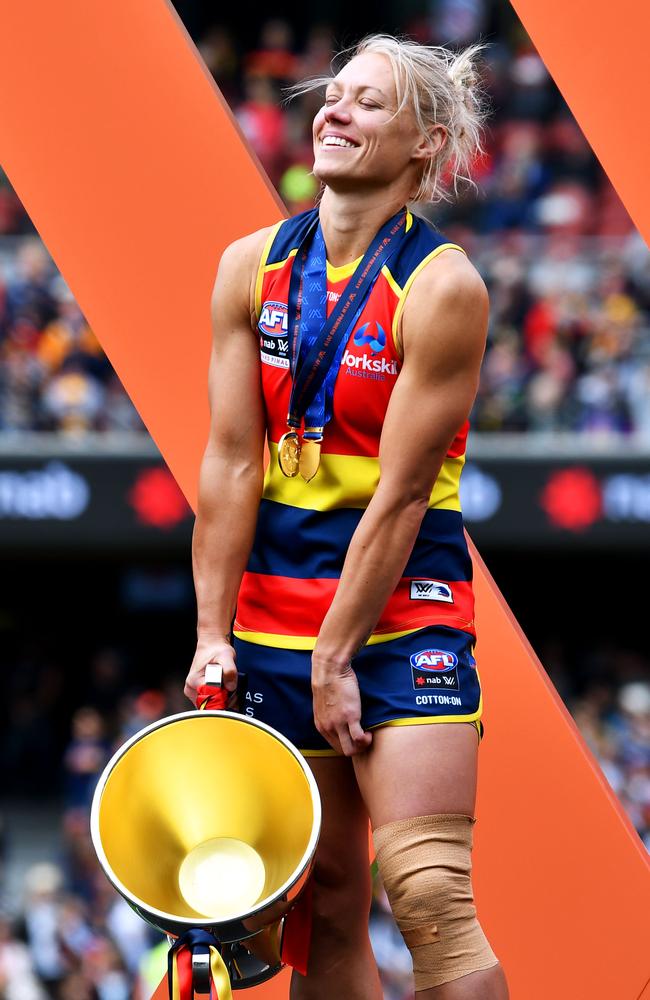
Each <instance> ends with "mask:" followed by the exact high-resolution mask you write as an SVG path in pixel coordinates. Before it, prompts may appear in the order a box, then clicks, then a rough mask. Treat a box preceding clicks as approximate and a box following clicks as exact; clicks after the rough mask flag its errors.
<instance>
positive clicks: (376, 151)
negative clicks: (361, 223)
mask: <svg viewBox="0 0 650 1000" xmlns="http://www.w3.org/2000/svg"><path fill="white" fill-rule="evenodd" d="M397 106H398V101H397V93H396V89H395V80H394V77H393V71H392V67H391V63H390V60H389V58H388V56H386V55H383V54H382V53H378V52H363V53H361V54H360V55H358V56H355V57H354V58H353V59H351V60H350V62H349V63H347V64H346V65H345V66H344V67H343V69H342V70H341V72H340V73H338V74H337V75H336V76H335V77H334V79H333V80H332V81H331V83H330V84H329V86H328V87H327V91H326V95H325V104H324V105H323V107H322V108H321V110H320V111H319V112H318V114H317V115H316V117H315V119H314V125H313V139H314V175H315V176H316V177H317V178H318V179H319V180H320V181H322V182H323V183H324V184H326V185H327V186H328V187H331V188H332V189H334V190H340V191H343V190H355V189H356V190H359V189H368V188H369V187H372V188H382V187H387V186H390V187H391V188H395V187H396V186H399V187H401V186H402V185H403V186H404V200H406V199H407V198H408V197H410V196H411V195H412V194H413V193H414V191H415V189H416V188H417V185H418V178H419V175H420V171H421V169H422V165H423V162H424V160H425V158H427V157H429V156H431V155H432V152H433V151H435V145H436V143H435V142H434V143H433V146H432V143H431V141H430V140H427V139H426V138H425V137H423V136H422V134H421V132H420V131H419V129H418V127H417V125H416V122H415V117H414V115H413V112H412V110H411V109H410V108H409V107H408V106H407V107H405V108H403V109H402V110H401V111H400V112H399V114H395V112H396V110H397Z"/></svg>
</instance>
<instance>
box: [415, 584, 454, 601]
mask: <svg viewBox="0 0 650 1000" xmlns="http://www.w3.org/2000/svg"><path fill="white" fill-rule="evenodd" d="M410 596H411V600H412V601H443V602H444V603H445V604H453V603H454V595H453V593H452V589H451V587H450V586H449V584H448V583H443V582H442V580H411V595H410Z"/></svg>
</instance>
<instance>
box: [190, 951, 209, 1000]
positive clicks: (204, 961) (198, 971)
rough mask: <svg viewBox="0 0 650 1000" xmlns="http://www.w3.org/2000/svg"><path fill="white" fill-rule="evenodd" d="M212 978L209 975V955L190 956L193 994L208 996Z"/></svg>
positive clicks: (201, 953)
mask: <svg viewBox="0 0 650 1000" xmlns="http://www.w3.org/2000/svg"><path fill="white" fill-rule="evenodd" d="M211 983H212V977H211V975H210V953H209V952H200V953H199V954H198V955H197V954H196V953H194V954H193V955H192V990H193V992H194V993H200V994H201V995H207V996H210V991H211Z"/></svg>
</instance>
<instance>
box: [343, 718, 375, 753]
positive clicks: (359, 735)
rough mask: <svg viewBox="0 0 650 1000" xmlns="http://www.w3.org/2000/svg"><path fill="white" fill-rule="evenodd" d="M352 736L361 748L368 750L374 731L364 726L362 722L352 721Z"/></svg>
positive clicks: (356, 744) (350, 729)
mask: <svg viewBox="0 0 650 1000" xmlns="http://www.w3.org/2000/svg"><path fill="white" fill-rule="evenodd" d="M348 729H349V731H350V738H351V740H352V741H353V743H354V745H355V746H356V747H357V748H358V749H361V750H367V749H368V747H369V746H370V744H371V743H372V733H369V732H367V731H366V730H365V729H363V728H362V726H361V723H360V722H350V723H349V725H348Z"/></svg>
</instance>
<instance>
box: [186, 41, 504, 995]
mask: <svg viewBox="0 0 650 1000" xmlns="http://www.w3.org/2000/svg"><path fill="white" fill-rule="evenodd" d="M478 48H480V47H478V46H473V47H471V48H470V49H467V50H465V51H464V52H460V53H458V54H453V53H452V52H450V51H449V50H446V49H441V48H437V47H435V48H434V47H427V46H422V45H418V44H416V43H414V42H410V41H404V40H398V39H395V38H392V37H390V36H385V35H375V36H371V37H369V38H367V39H365V40H364V41H363V42H361V43H360V44H359V45H358V46H357V47H356V48H355V50H354V51H353V52H352V54H351V57H349V58H348V60H347V62H345V65H344V66H343V68H342V69H340V71H339V72H337V73H336V75H334V76H333V77H332V78H331V79H328V80H326V81H317V82H316V83H314V82H310V83H308V84H306V85H305V87H304V89H305V90H307V89H311V87H312V86H316V85H317V84H319V85H324V86H325V87H326V90H325V103H324V105H323V107H322V108H321V109H320V111H319V112H318V114H317V115H316V117H315V120H314V123H313V142H314V174H315V176H316V177H317V178H318V179H319V181H320V182H321V184H322V186H323V193H322V198H321V201H320V204H319V207H318V208H317V209H315V210H314V211H312V212H306V213H302V214H301V215H298V216H295V217H294V218H291V219H289V220H286V221H284V222H281V223H278V225H276V226H274V227H272V228H271V229H265V230H263V231H260V232H257V233H254V234H252V235H250V236H247V237H245V238H244V239H241V240H238V241H237V242H236V243H234V244H232V245H231V246H230V247H229V248H228V249H227V250H226V252H225V253H224V255H223V257H222V260H221V263H220V266H219V272H218V275H217V279H216V283H215V288H214V293H213V300H212V307H213V309H212V315H213V326H214V346H213V352H212V360H211V366H210V376H209V389H210V401H211V413H212V422H211V431H210V437H209V441H208V445H207V449H206V452H205V456H204V459H203V463H202V466H201V474H200V485H199V508H198V516H197V520H196V527H195V533H194V540H193V561H194V575H195V585H196V593H197V604H198V643H197V648H196V653H195V656H194V660H193V663H192V666H191V668H190V671H189V674H188V677H187V682H186V687H185V693H186V694H187V696H188V697H189V698H190V699H191V700H192V701H194V700H195V697H196V691H197V688H198V686H199V685H200V684H201V682H202V679H203V675H204V671H205V667H206V664H207V663H208V662H215V663H219V664H220V665H221V666H222V668H223V671H224V677H225V683H226V687H227V688H228V689H229V690H230V691H232V692H234V691H235V688H236V687H237V684H238V676H239V687H238V697H239V699H240V704H239V708H240V710H242V711H245V712H246V713H247V714H249V715H253V716H255V717H257V718H259V719H261V720H262V721H265V722H267V723H268V724H269V725H271V726H273V727H275V728H276V729H278V730H280V731H281V732H283V733H284V734H285V736H287V737H288V738H289V739H290V740H292V742H293V743H294V744H295V745H296V746H298V747H299V748H300V749H301V751H302V752H303V753H304V754H305V755H306V756H307V757H308V759H309V762H310V765H311V767H312V768H313V771H314V774H315V776H316V779H317V781H318V785H319V788H320V792H321V796H322V802H323V827H322V835H321V840H320V843H319V847H318V852H317V857H316V864H315V872H314V926H313V936H312V946H311V952H310V958H309V969H308V974H307V976H305V977H303V976H301V975H299V974H297V973H294V975H293V978H292V985H291V997H292V998H293V1000H317V998H318V1000H320V998H326V997H327V998H329V997H330V996H340V997H343V998H345V1000H379V998H380V997H381V987H380V982H379V976H378V972H377V968H376V965H375V963H374V960H373V956H372V951H371V948H370V943H369V939H368V913H369V907H370V897H371V884H370V873H369V866H368V818H369V819H370V822H371V825H372V830H373V837H374V843H375V849H376V853H377V860H378V864H379V869H380V874H381V876H382V879H383V883H384V886H385V888H386V892H387V894H388V898H389V900H390V902H391V906H392V909H393V913H394V916H395V919H396V921H397V924H398V926H399V928H400V931H401V932H402V935H403V937H404V940H405V942H406V944H407V946H408V948H409V950H410V952H411V955H412V958H413V966H414V976H415V989H416V992H417V994H418V997H422V998H423V1000H424V998H427V1000H428V998H431V1000H434V998H435V1000H470V998H471V1000H479V998H480V1000H506V998H507V996H508V991H507V986H506V981H505V977H504V974H503V971H502V969H501V966H500V964H499V962H498V960H497V957H496V956H495V954H494V953H493V951H492V949H491V948H490V945H489V944H488V942H487V940H486V938H485V935H484V933H483V931H482V929H481V927H480V924H479V923H478V921H477V918H476V911H475V908H474V905H473V897H472V887H471V877H470V875H471V865H470V852H471V844H472V828H473V823H474V804H475V794H476V768H477V751H478V745H479V740H480V736H481V732H482V726H481V722H480V717H481V712H482V698H481V688H480V680H479V675H478V671H477V667H476V661H475V659H474V656H473V653H474V644H475V640H476V636H475V631H474V621H473V619H474V613H473V595H472V583H471V580H472V567H471V562H470V558H469V555H468V551H467V546H466V543H465V539H464V535H463V527H462V514H461V511H460V502H459V494H458V485H459V478H460V473H461V470H462V466H463V461H464V454H465V441H466V436H467V418H468V414H469V412H470V409H471V406H472V402H473V400H474V396H475V393H476V389H477V385H478V379H479V368H480V364H481V359H482V356H483V351H484V347H485V338H486V330H487V316H488V300H487V292H486V288H485V285H484V284H483V281H482V280H481V278H480V276H479V275H478V273H477V271H476V270H475V268H474V267H473V265H472V264H471V263H470V262H469V260H468V258H467V256H466V254H465V252H464V251H463V250H462V248H461V247H459V246H457V245H456V244H453V243H449V242H448V241H446V240H445V239H444V237H443V236H442V235H441V234H440V233H439V232H438V231H437V230H436V228H435V227H434V226H432V225H431V224H430V223H428V222H426V221H424V220H423V219H422V218H419V217H418V216H417V215H415V214H413V213H412V212H411V211H410V210H409V209H408V208H407V205H417V204H418V203H422V202H435V201H438V200H440V198H441V197H445V196H446V195H445V189H444V187H443V179H446V180H448V179H449V178H450V179H451V181H452V182H453V184H452V186H453V188H454V189H455V187H456V180H457V179H458V177H463V176H466V174H467V170H468V166H469V164H471V162H472V160H473V158H474V157H475V156H476V154H477V153H478V152H479V151H480V131H481V124H482V120H483V118H484V111H483V109H482V106H481V103H480V100H479V93H478V89H477V85H476V78H475V74H474V70H473V59H474V57H475V55H476V52H477V50H478ZM463 171H464V173H463ZM265 440H268V446H269V451H270V463H269V466H268V470H267V472H266V475H265V474H264V471H263V461H264V445H265Z"/></svg>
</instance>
